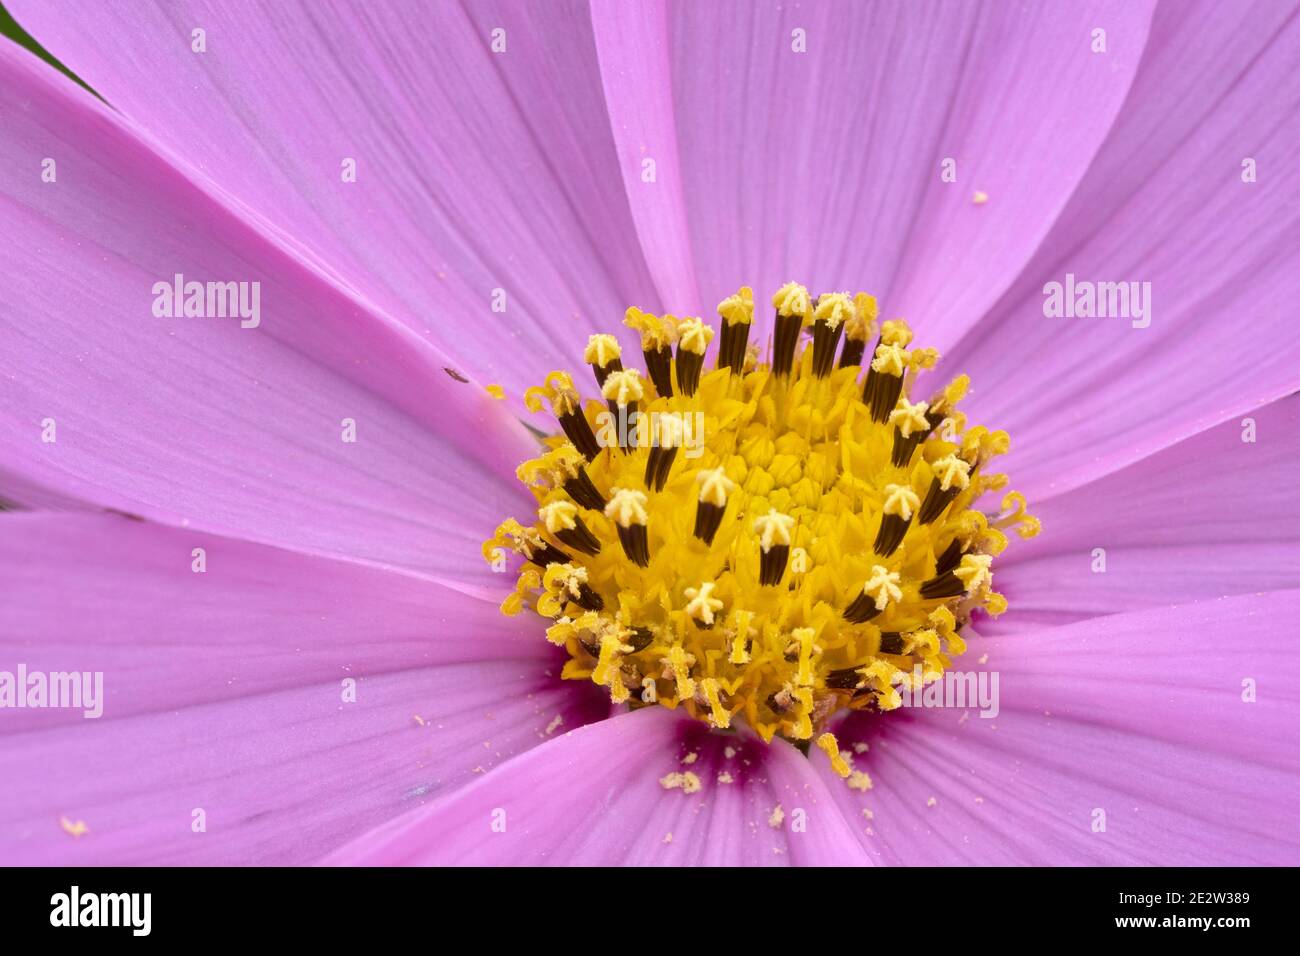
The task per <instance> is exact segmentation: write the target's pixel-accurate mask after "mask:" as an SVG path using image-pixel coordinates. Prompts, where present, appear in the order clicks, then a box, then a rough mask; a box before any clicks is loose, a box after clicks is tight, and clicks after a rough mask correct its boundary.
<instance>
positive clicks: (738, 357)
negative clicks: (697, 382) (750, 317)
mask: <svg viewBox="0 0 1300 956" xmlns="http://www.w3.org/2000/svg"><path fill="white" fill-rule="evenodd" d="M747 345H749V323H748V322H727V321H725V320H724V321H723V323H722V340H721V341H720V342H719V343H718V368H729V369H731V373H732V374H733V375H740V374H742V373H743V372H744V371H745V347H746V346H747Z"/></svg>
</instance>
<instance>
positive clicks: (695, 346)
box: [677, 319, 713, 355]
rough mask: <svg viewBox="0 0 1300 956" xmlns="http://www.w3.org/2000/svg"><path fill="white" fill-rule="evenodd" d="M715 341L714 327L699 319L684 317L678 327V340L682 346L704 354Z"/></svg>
mask: <svg viewBox="0 0 1300 956" xmlns="http://www.w3.org/2000/svg"><path fill="white" fill-rule="evenodd" d="M712 341H713V328H712V327H711V326H708V325H705V324H704V323H703V322H702V321H700V320H699V319H683V320H682V323H681V325H679V326H678V327H677V342H678V345H679V346H680V347H681V348H684V349H685V350H686V351H688V352H694V353H695V354H696V355H703V354H704V353H705V351H706V350H707V349H708V347H709V343H710V342H712Z"/></svg>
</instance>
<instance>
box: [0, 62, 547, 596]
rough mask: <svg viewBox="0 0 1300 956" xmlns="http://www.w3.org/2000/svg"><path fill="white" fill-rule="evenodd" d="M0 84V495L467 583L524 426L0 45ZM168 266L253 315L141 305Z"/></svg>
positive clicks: (88, 103) (116, 122) (111, 118)
mask: <svg viewBox="0 0 1300 956" xmlns="http://www.w3.org/2000/svg"><path fill="white" fill-rule="evenodd" d="M0 90H3V91H4V96H5V99H6V101H7V102H8V103H9V107H8V108H6V109H4V110H2V111H0V162H2V163H3V165H4V167H5V168H7V169H15V170H28V171H29V173H30V175H27V174H24V175H22V176H11V177H7V178H6V179H5V182H4V184H3V186H0V189H3V190H4V191H5V196H6V199H7V201H5V202H3V203H0V222H2V223H3V231H4V232H5V234H6V235H14V236H21V237H22V241H21V242H9V243H4V244H0V270H2V271H3V272H4V274H5V275H8V276H10V277H11V281H10V283H9V286H8V289H7V292H6V308H5V310H4V313H3V315H0V416H3V418H2V419H0V421H3V423H4V427H2V428H0V460H3V461H4V462H5V463H6V468H8V469H10V471H9V472H7V473H6V474H3V475H0V480H2V479H4V478H6V477H7V476H8V475H13V476H14V477H16V478H17V481H16V482H14V483H13V484H5V485H0V497H4V498H11V499H16V500H19V501H20V502H23V499H24V498H28V499H29V500H28V501H27V502H24V503H33V504H35V503H43V502H46V501H48V500H49V499H50V498H58V499H66V500H71V501H81V502H88V503H90V504H93V505H95V506H98V507H112V508H115V509H118V510H121V511H126V512H131V513H134V514H138V515H142V516H145V517H149V518H154V519H157V520H159V521H162V522H167V523H172V524H188V525H190V526H193V527H195V528H201V529H203V530H205V531H210V532H216V533H223V534H230V535H233V536H238V537H245V538H249V539H253V540H258V541H263V542H269V543H273V544H277V545H283V546H288V547H293V548H297V549H300V550H303V551H310V552H316V553H324V554H334V555H338V554H343V555H348V556H356V557H361V558H365V559H368V560H372V561H377V562H380V563H389V564H398V565H402V566H405V567H410V568H416V569H419V570H421V571H425V572H431V573H435V574H440V575H443V576H445V577H448V578H459V579H461V580H476V581H478V582H479V583H480V584H481V583H482V577H481V575H478V574H477V569H478V568H481V567H482V565H481V564H479V563H478V562H477V561H468V562H467V560H466V555H467V554H476V553H477V551H478V545H479V542H480V541H481V540H482V539H483V537H485V536H486V535H488V534H490V533H491V530H492V528H493V527H495V525H496V523H497V521H499V520H500V518H501V516H502V514H503V513H504V512H508V511H511V510H515V509H517V508H522V509H524V510H527V509H529V508H530V507H531V499H530V498H528V497H527V496H525V495H523V494H522V493H521V492H520V489H519V486H518V484H517V482H515V480H514V478H513V475H512V474H511V472H512V471H513V468H514V466H515V464H516V463H517V462H518V461H519V460H520V458H521V457H522V456H524V455H526V454H528V453H529V451H530V450H532V449H535V447H536V446H535V443H534V442H533V441H532V440H531V439H530V438H529V437H528V436H527V435H526V433H525V432H524V430H523V429H522V428H521V427H520V426H519V425H518V423H517V422H515V421H513V420H512V419H511V418H510V416H509V415H508V414H506V413H505V411H504V409H503V407H502V403H499V402H493V401H492V400H491V399H489V398H488V397H487V395H486V394H485V393H484V392H483V391H482V390H481V389H479V388H477V387H475V386H473V385H470V384H466V383H463V382H460V381H456V380H454V379H453V377H452V376H451V375H450V374H449V373H448V372H447V371H444V368H443V365H444V364H445V362H446V359H445V358H442V357H441V356H440V355H439V354H438V353H437V352H436V351H434V350H433V348H432V347H430V346H429V345H427V344H426V343H423V342H421V341H419V340H418V339H415V338H414V337H413V336H412V335H411V334H410V333H409V332H407V331H406V330H404V329H402V328H401V327H400V326H397V325H395V324H393V323H392V322H391V321H390V320H388V319H386V318H384V317H383V316H382V315H381V314H379V313H377V312H375V311H373V309H372V307H371V306H370V305H369V304H367V303H365V302H363V301H362V300H359V299H357V298H356V297H355V296H354V295H353V294H352V293H351V292H350V291H348V290H346V289H344V288H343V287H342V286H340V285H338V284H337V283H336V282H334V281H333V280H331V279H329V278H328V277H327V276H326V275H325V274H323V273H321V272H319V271H317V269H316V268H315V266H314V265H312V264H311V263H310V262H309V261H307V260H305V259H304V258H302V257H300V256H299V255H297V254H296V253H294V252H292V251H290V250H288V249H287V248H286V247H285V246H283V245H282V244H281V243H280V242H279V241H278V240H276V239H273V238H268V236H267V234H266V233H265V232H264V231H263V230H262V229H261V228H260V227H258V226H256V225H254V224H252V223H250V221H249V220H247V219H244V218H240V217H238V216H236V215H235V214H234V213H233V212H232V211H231V210H230V209H229V208H228V207H226V206H224V205H222V204H221V203H220V202H219V201H218V200H216V199H214V197H213V196H212V195H210V194H209V193H207V192H204V191H203V190H201V189H199V188H197V187H196V186H195V185H194V184H193V183H191V182H190V181H189V180H187V179H185V178H184V177H183V176H182V175H181V174H180V173H179V172H177V170H176V169H175V168H173V167H172V166H170V165H168V163H167V162H166V161H165V160H163V159H162V158H160V157H159V155H158V154H157V153H156V152H154V151H153V150H152V149H151V148H150V147H149V146H148V145H147V144H145V143H144V142H142V141H141V140H140V139H139V138H138V136H137V135H136V133H135V132H133V131H132V130H131V129H130V128H129V127H128V126H127V124H125V123H124V121H122V120H121V119H120V118H119V117H118V116H117V115H116V114H115V113H113V112H112V111H110V110H109V109H107V108H106V107H105V106H103V104H101V103H99V102H98V101H97V100H94V99H93V98H91V97H90V96H89V95H87V94H86V93H85V92H84V91H82V90H80V89H79V88H77V87H74V86H73V85H71V84H70V83H69V82H67V81H66V79H65V78H63V77H61V76H59V75H58V74H56V73H55V72H53V71H52V70H50V69H49V68H48V67H46V66H45V65H44V64H42V63H40V62H39V61H37V60H36V59H35V58H34V57H32V56H31V55H30V54H28V53H26V52H25V51H22V50H20V49H19V48H18V47H16V46H15V45H14V44H10V43H6V44H0ZM43 157H48V158H55V159H56V162H57V167H56V171H57V177H58V178H57V181H55V182H43V181H42V178H41V170H42V161H43ZM87 210H93V213H94V214H93V215H89V214H88V213H87ZM177 273H180V274H183V275H184V276H186V277H187V278H188V279H190V280H195V281H209V280H211V281H227V280H229V281H241V282H250V283H252V282H260V283H261V286H260V293H261V294H260V300H261V317H260V318H261V323H260V324H259V325H257V326H256V327H248V328H243V327H241V320H240V319H238V318H226V319H222V318H160V317H156V316H155V315H153V306H154V301H155V294H154V292H153V286H154V284H155V283H157V282H163V283H168V282H171V281H172V277H173V276H174V275H175V274H177ZM249 288H250V289H251V286H250V287H249ZM248 321H250V322H251V319H250V320H248ZM349 420H350V421H351V422H354V423H355V429H356V441H355V442H354V443H349V442H347V441H345V440H344V438H345V430H346V428H347V425H348V421H349ZM51 429H52V430H53V431H51ZM49 437H53V438H55V439H56V440H55V441H48V440H46V439H47V438H49ZM32 488H38V489H46V490H45V491H42V492H41V493H40V494H38V495H35V496H31V495H29V494H28V492H30V491H31V489H32Z"/></svg>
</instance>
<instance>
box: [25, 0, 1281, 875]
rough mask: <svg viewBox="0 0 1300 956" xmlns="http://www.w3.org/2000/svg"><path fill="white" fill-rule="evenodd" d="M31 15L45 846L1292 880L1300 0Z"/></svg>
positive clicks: (32, 453) (28, 465)
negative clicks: (39, 53) (629, 424)
mask: <svg viewBox="0 0 1300 956" xmlns="http://www.w3.org/2000/svg"><path fill="white" fill-rule="evenodd" d="M6 6H7V7H8V8H9V10H10V12H11V13H12V14H13V15H14V17H15V18H16V20H17V21H18V22H19V23H20V24H22V26H23V27H25V29H26V30H27V31H29V32H30V33H31V34H32V36H34V37H35V39H36V40H38V41H39V42H40V43H41V44H43V45H44V46H45V47H46V48H47V49H48V50H49V51H50V53H52V54H53V56H55V57H57V58H58V60H59V61H61V62H62V63H63V64H64V65H65V66H66V67H67V68H68V69H69V70H70V71H72V73H74V74H75V75H76V77H78V78H79V79H80V80H81V81H83V82H84V84H85V86H84V87H83V86H79V85H77V84H76V83H75V82H73V80H72V79H70V78H69V77H68V76H65V75H63V74H61V73H60V72H58V71H56V70H55V69H53V68H52V67H51V66H49V65H48V64H46V63H43V62H41V61H40V60H39V59H37V58H36V57H35V56H33V55H32V54H30V53H28V52H27V51H25V50H23V49H20V48H19V47H18V46H17V45H15V44H13V43H10V42H7V41H6V42H4V43H2V44H0V170H2V172H3V175H2V176H0V190H3V197H4V201H3V202H0V222H2V223H3V232H4V235H5V237H6V241H5V242H4V243H3V244H0V263H2V271H3V275H4V276H5V281H6V292H5V297H4V298H5V301H4V308H3V310H0V336H2V337H3V345H2V347H0V372H2V374H0V416H2V417H3V418H2V421H3V424H2V426H0V498H3V499H4V500H5V501H6V502H8V503H10V504H11V505H12V506H13V509H14V510H13V511H12V513H8V514H5V515H3V517H2V519H0V522H2V523H0V575H2V578H3V581H4V589H5V595H4V599H3V601H0V691H2V690H3V688H4V675H5V674H6V673H7V674H9V675H11V677H12V676H13V675H16V674H17V673H18V670H19V668H20V667H21V669H22V671H23V672H24V673H25V674H38V675H42V674H43V675H53V674H58V673H76V672H86V673H96V672H98V673H100V674H102V677H103V690H102V699H101V700H100V701H99V702H98V703H99V704H102V715H101V716H97V717H96V716H93V715H90V716H89V717H87V716H83V713H82V710H76V709H71V708H53V707H48V706H47V707H26V706H24V707H17V706H6V707H5V708H4V709H2V710H0V734H2V735H3V736H2V737H0V757H2V763H3V766H4V768H5V786H4V788H3V790H0V859H3V860H4V862H6V863H47V864H57V863H143V862H159V863H239V864H243V863H312V862H319V861H327V862H335V863H381V864H399V863H400V864H405V863H555V864H559V863H576V862H599V863H622V862H632V863H646V864H665V865H671V864H682V863H746V864H816V863H835V864H850V865H853V864H873V863H882V864H912V863H960V864H992V863H1062V864H1063V863H1069V864H1079V863H1122V864H1129V863H1134V864H1135V863H1154V864H1175V863H1210V862H1214V863H1225V862H1234V863H1282V862H1286V863H1296V862H1298V861H1300V835H1298V834H1297V832H1296V829H1295V824H1294V813H1293V812H1292V810H1291V804H1292V802H1293V801H1294V799H1295V797H1296V795H1297V770H1298V769H1300V767H1298V758H1297V751H1296V749H1295V747H1294V746H1293V744H1292V740H1293V739H1294V737H1295V734H1296V732H1297V731H1300V719H1298V718H1297V714H1298V713H1300V709H1298V708H1297V692H1296V690H1295V688H1296V686H1297V682H1298V680H1300V667H1298V666H1297V664H1296V659H1297V658H1296V655H1295V654H1294V653H1293V651H1294V648H1293V644H1294V635H1293V631H1294V624H1293V622H1294V621H1295V619H1296V616H1297V614H1298V613H1300V590H1297V588H1300V550H1298V549H1297V534H1298V533H1300V520H1298V519H1300V506H1298V504H1297V496H1296V495H1295V488H1296V487H1297V479H1298V478H1300V469H1298V466H1297V451H1298V450H1300V427H1298V426H1300V421H1298V418H1300V415H1298V414H1297V405H1296V400H1295V399H1294V398H1291V397H1288V396H1291V395H1292V394H1293V393H1294V392H1295V391H1296V389H1297V387H1298V386H1300V346H1297V338H1296V334H1295V330H1294V320H1293V317H1292V316H1291V314H1290V312H1289V307H1290V306H1291V305H1292V303H1293V302H1294V301H1295V296H1296V292H1297V287H1298V286H1300V268H1297V261H1296V253H1295V250H1296V248H1297V238H1300V218H1298V217H1300V195H1297V192H1298V189H1297V185H1296V181H1295V177H1294V175H1292V174H1291V173H1290V172H1289V170H1291V169H1293V168H1294V167H1295V164H1296V161H1297V159H1298V158H1300V157H1298V156H1297V154H1298V153H1300V75H1298V74H1297V73H1296V71H1295V70H1294V68H1293V65H1294V62H1295V60H1296V56H1297V53H1298V52H1300V49H1298V48H1300V20H1297V18H1296V17H1295V16H1294V12H1295V10H1294V5H1293V4H1290V3H1261V4H1258V5H1255V6H1252V7H1251V8H1249V9H1248V10H1247V9H1243V8H1240V7H1238V6H1236V5H1223V4H1215V3H1209V2H1206V3H1176V4H1173V3H1168V2H1160V3H1158V4H1156V3H1141V2H1124V3H1112V4H1102V5H1097V6H1087V5H1077V4H1070V5H1064V4H1051V5H1048V4H1043V5H1028V6H1027V7H1026V6H1023V5H1015V6H1012V5H1005V4H988V5H974V4H961V5H942V4H927V3H915V4H907V5H901V4H890V3H881V4H874V5H867V4H853V5H849V4H835V3H803V4H797V5H792V4H785V5H777V4H771V3H758V4H750V3H740V2H736V3H708V4H702V3H676V4H669V5H666V6H665V5H660V4H654V3H644V4H641V3H637V4H630V3H606V2H596V3H593V4H592V5H591V6H590V7H588V6H587V5H585V4H568V3H566V4H547V5H534V4H523V3H508V4H501V5H494V4H486V3H472V4H465V5H463V6H462V5H459V4H453V3H447V4H438V5H436V6H433V7H430V6H429V5H428V4H424V3H414V2H410V3H404V2H396V0H393V2H382V3H369V4H355V3H329V4H323V3H307V2H303V3H284V2H279V0H277V2H274V3H272V2H265V3H248V4H238V5H232V4H218V3H203V2H198V0H185V2H179V3H171V2H169V3H166V4H162V3H159V4H157V5H155V4H151V3H144V2H137V3H133V4H129V5H126V8H125V9H120V8H118V7H117V6H116V5H115V6H113V7H109V6H108V5H104V4H100V3H96V2H92V0H77V2H71V0H65V2H57V3H50V2H47V0H7V3H6ZM87 87H88V89H87ZM91 91H93V93H92V92H91ZM190 283H198V285H197V286H191V285H189V284H190ZM227 283H229V284H230V285H228V286H227V285H226V284H227ZM799 283H802V285H799ZM192 288H198V289H199V292H200V293H201V294H199V295H197V296H192V295H191V289H192ZM214 289H215V291H213V290H214ZM738 290H740V291H738ZM1121 290H1122V291H1123V292H1124V293H1125V294H1126V296H1125V298H1124V299H1123V300H1122V301H1121V299H1120V298H1119V296H1120V292H1121ZM223 296H228V298H223ZM214 299H215V302H216V304H217V305H223V303H224V305H223V307H222V308H221V309H220V310H218V311H219V312H220V314H213V308H212V304H213V301H214ZM182 300H183V301H182ZM191 303H192V304H193V308H190V307H189V306H190V304H191ZM769 303H772V305H771V306H769ZM1117 304H1118V305H1120V306H1121V307H1120V308H1119V309H1118V313H1119V314H1116V310H1115V309H1114V308H1109V307H1110V306H1116V305H1117ZM715 305H718V308H717V310H715ZM903 318H905V319H906V322H903V321H900V319H903ZM625 320H626V321H627V323H628V324H626V325H625ZM593 336H594V338H593ZM605 336H613V337H612V338H605ZM750 346H754V347H756V348H755V349H753V350H752V351H751V349H750V348H749V347H750ZM868 350H871V351H870V352H869V353H868ZM665 351H667V353H668V354H664V353H665ZM846 353H847V354H846ZM670 356H671V359H670ZM584 366H587V367H584ZM863 366H866V367H867V369H868V370H867V371H862V368H863ZM557 373H558V374H557ZM530 390H531V391H530ZM669 391H671V392H672V394H673V395H674V396H675V398H674V399H673V400H672V401H670V400H669V399H668V398H666V397H665V396H666V395H667V393H668V392H669ZM967 391H968V394H964V393H965V392H967ZM673 402H676V404H673ZM634 406H636V407H640V406H644V409H643V410H645V411H656V410H657V411H676V410H684V411H686V412H689V413H691V415H693V414H694V413H695V412H696V411H698V412H700V413H701V414H702V416H703V419H702V420H703V428H702V429H700V430H699V431H695V430H693V423H694V422H695V421H696V419H694V418H692V417H690V415H688V416H686V417H684V418H682V419H681V420H680V421H679V422H678V423H677V424H676V425H672V426H666V428H665V429H661V430H660V431H658V432H657V433H656V434H657V435H658V436H660V437H664V436H666V437H664V440H662V441H660V442H659V443H657V444H655V445H653V446H650V445H647V446H644V447H643V446H636V445H635V442H634V441H633V440H632V439H631V438H630V437H629V436H628V435H627V433H626V432H624V433H621V434H620V433H619V432H618V431H617V429H615V431H614V435H615V437H614V439H613V440H612V441H611V440H610V439H609V438H608V436H606V438H605V440H604V441H603V442H602V441H600V440H599V436H598V435H597V426H598V425H599V421H598V413H599V412H601V411H609V412H613V413H615V416H614V418H615V420H617V417H618V413H620V412H621V413H622V414H623V415H625V416H626V415H627V414H628V413H630V412H631V411H633V410H637V409H636V408H634ZM553 413H554V414H553ZM530 429H531V430H530ZM539 436H541V438H542V439H543V441H539ZM589 437H590V438H591V439H592V440H594V441H596V446H595V447H594V448H591V447H588V446H587V443H588V439H589ZM696 438H698V439H699V440H700V441H699V442H698V443H696V444H692V442H694V440H695V439H696ZM616 445H622V446H623V447H615V446H616ZM674 451H675V452H676V453H675V454H673V452H674ZM696 452H699V455H698V457H692V456H693V455H694V454H695V453H696ZM1004 453H1005V454H1004ZM994 458H996V466H990V464H989V463H990V460H992V459H994ZM521 463H524V465H523V467H522V468H520V465H521ZM994 467H995V468H996V471H995V470H994ZM1001 475H1007V476H1010V478H1009V481H1010V484H1006V483H1005V482H1006V481H1007V480H1008V479H1004V478H1002V477H999V476H1001ZM520 479H522V481H521V480H520ZM616 482H618V483H617V484H616ZM936 489H937V491H936ZM1013 490H1014V491H1015V492H1018V493H1019V496H1017V495H1011V494H1010V492H1011V491H1013ZM984 492H989V493H990V494H987V495H982V496H981V493H984ZM932 494H938V495H939V496H940V499H941V500H938V501H936V500H934V499H933V498H931V495H932ZM1026 501H1027V502H1029V503H1030V504H1031V508H1030V511H1032V517H1030V511H1026V507H1025V503H1026ZM508 519H514V522H515V523H514V524H511V523H509V520H508ZM1040 521H1041V527H1042V529H1043V530H1042V533H1041V534H1037V535H1035V533H1034V532H1036V531H1037V530H1038V528H1039V522H1040ZM1017 532H1018V533H1017ZM485 541H486V545H485V543H484V542H485ZM1004 545H1007V546H1006V547H1005V551H1003V546H1004ZM514 552H518V553H517V554H516V553H514ZM484 553H486V556H487V558H488V559H489V560H488V562H484V561H483V560H482V555H483V554H484ZM498 571H506V572H508V573H506V574H502V573H496V572H498ZM995 582H996V590H994V583H995ZM927 589H928V590H927ZM503 606H504V610H506V611H508V612H511V613H506V614H503V613H502V609H503ZM548 638H549V639H548ZM963 650H964V651H965V653H964V654H963V653H961V651H963ZM638 658H639V659H638ZM914 668H919V673H920V674H921V677H920V678H919V682H920V683H924V682H925V681H927V680H928V681H929V682H930V683H929V686H931V687H938V688H944V689H946V688H947V687H948V686H949V685H948V684H947V683H944V681H945V680H946V677H945V675H952V674H966V675H972V677H973V678H974V679H975V680H976V681H977V682H978V681H980V680H983V681H984V683H983V684H979V685H978V686H984V687H992V686H994V685H993V683H992V679H993V678H994V677H996V679H997V684H996V687H997V689H998V694H997V699H996V701H993V700H990V701H987V703H988V704H990V706H988V707H983V708H976V707H972V706H969V701H967V706H964V707H929V706H925V705H924V704H925V698H924V694H923V693H921V694H920V701H919V703H918V702H917V701H915V700H914V701H911V704H912V705H911V706H900V704H902V703H904V701H903V695H904V692H906V693H908V694H909V695H911V694H912V693H913V688H912V687H911V681H912V680H913V679H914V675H915V674H916V673H918V671H917V670H916V669H914ZM9 687H10V689H11V690H16V689H18V685H17V684H16V683H15V682H14V681H13V680H11V681H10V683H9ZM21 689H22V690H24V691H26V690H27V689H28V688H27V685H26V682H24V685H23V687H22V688H21ZM47 690H48V688H47ZM23 699H24V703H27V702H32V701H31V699H30V698H28V697H26V696H24V697H23ZM665 704H670V705H672V706H664V705H665ZM83 709H86V708H83ZM981 710H982V711H983V715H982V714H981ZM993 711H996V716H993Z"/></svg>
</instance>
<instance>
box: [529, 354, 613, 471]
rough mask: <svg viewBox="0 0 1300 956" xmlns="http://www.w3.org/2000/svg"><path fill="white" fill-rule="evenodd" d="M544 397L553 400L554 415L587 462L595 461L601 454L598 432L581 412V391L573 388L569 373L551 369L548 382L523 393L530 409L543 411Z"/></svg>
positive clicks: (551, 401)
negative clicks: (597, 439) (592, 428)
mask: <svg viewBox="0 0 1300 956" xmlns="http://www.w3.org/2000/svg"><path fill="white" fill-rule="evenodd" d="M543 397H544V398H546V399H547V400H548V401H550V403H551V408H552V410H553V411H554V412H555V417H556V418H557V419H558V420H559V422H560V427H561V428H562V429H564V434H565V435H566V436H568V439H569V441H571V442H572V443H573V447H575V448H577V449H578V451H580V452H582V455H583V457H585V458H586V459H587V461H594V460H595V458H596V456H597V455H599V454H600V444H599V443H598V442H597V441H596V434H595V432H593V431H592V430H591V423H590V422H588V421H587V419H586V417H585V416H584V415H583V414H582V403H581V401H580V400H579V398H578V390H577V389H576V388H574V386H573V379H572V378H571V377H570V376H569V373H568V372H552V373H551V374H550V375H548V376H547V377H546V384H545V385H543V386H541V387H535V388H530V389H528V390H527V391H526V392H524V404H525V405H526V406H527V407H528V410H529V411H532V412H536V411H540V410H541V407H542V405H541V399H542V398H543Z"/></svg>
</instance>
